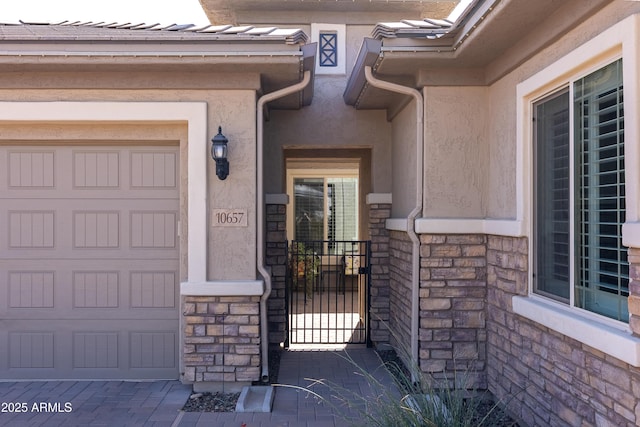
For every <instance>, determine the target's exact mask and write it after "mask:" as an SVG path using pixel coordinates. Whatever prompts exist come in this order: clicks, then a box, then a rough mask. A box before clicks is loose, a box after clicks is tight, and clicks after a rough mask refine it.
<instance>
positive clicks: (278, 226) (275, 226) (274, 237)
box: [265, 204, 287, 345]
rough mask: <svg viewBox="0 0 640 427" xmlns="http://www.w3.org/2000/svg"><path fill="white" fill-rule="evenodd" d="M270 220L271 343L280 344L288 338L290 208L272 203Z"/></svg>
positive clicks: (268, 252) (268, 314) (268, 220)
mask: <svg viewBox="0 0 640 427" xmlns="http://www.w3.org/2000/svg"><path fill="white" fill-rule="evenodd" d="M266 220H267V228H266V232H267V237H266V245H267V247H266V250H265V255H266V265H267V266H268V267H269V268H270V269H271V295H270V296H269V299H268V301H267V319H268V322H269V343H270V344H273V345H277V344H280V343H281V342H284V341H285V339H286V325H287V324H286V322H287V318H286V316H287V307H286V276H287V205H283V204H268V205H267V206H266Z"/></svg>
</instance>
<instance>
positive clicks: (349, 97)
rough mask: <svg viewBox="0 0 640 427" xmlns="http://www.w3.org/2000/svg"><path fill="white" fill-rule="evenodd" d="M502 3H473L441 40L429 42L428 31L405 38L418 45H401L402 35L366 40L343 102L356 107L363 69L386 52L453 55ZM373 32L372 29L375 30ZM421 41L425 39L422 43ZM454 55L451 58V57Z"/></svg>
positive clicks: (478, 0)
mask: <svg viewBox="0 0 640 427" xmlns="http://www.w3.org/2000/svg"><path fill="white" fill-rule="evenodd" d="M501 1H502V0H475V1H473V2H472V3H471V6H470V7H469V8H468V10H467V11H466V12H464V13H463V14H462V15H461V16H460V17H459V18H458V20H457V21H456V23H455V24H454V25H453V26H452V27H451V28H450V29H449V31H448V32H447V33H445V34H444V35H443V36H442V37H441V38H439V39H435V40H433V41H431V42H430V41H428V38H429V34H430V32H431V30H428V29H425V30H422V37H419V34H418V32H416V33H415V34H412V35H411V36H410V37H408V39H413V40H418V41H419V43H418V44H416V43H410V44H408V45H403V44H402V42H400V40H402V39H403V38H404V37H402V36H401V35H396V36H388V37H379V38H375V39H373V38H365V39H364V42H363V43H362V46H361V47H360V52H359V53H358V57H357V58H356V63H355V65H354V67H353V71H352V73H351V75H350V76H349V80H348V81H347V87H346V88H345V91H344V95H343V98H344V101H345V103H346V104H347V105H351V106H354V107H356V108H357V107H358V103H359V100H360V98H361V97H362V95H363V94H364V92H365V90H366V87H367V81H366V79H365V78H364V68H365V67H366V66H370V67H372V68H373V69H375V68H377V67H378V66H379V64H380V62H382V60H383V59H384V53H385V52H397V53H404V54H409V55H410V54H414V55H415V54H419V53H424V54H436V55H440V54H443V55H444V54H447V55H455V54H456V53H457V51H458V50H459V49H460V47H461V46H462V44H463V43H464V42H466V41H467V40H468V39H469V37H470V36H471V35H472V34H473V33H474V32H476V31H477V30H478V28H479V27H480V26H481V25H482V24H483V23H484V22H485V20H486V19H487V17H488V16H489V14H491V13H492V12H493V11H494V9H495V8H496V7H497V6H498V5H499V4H500V2H501ZM374 33H375V30H374ZM420 40H425V41H424V44H423V42H422V41H420ZM383 41H388V43H387V46H383ZM453 57H454V56H451V58H453Z"/></svg>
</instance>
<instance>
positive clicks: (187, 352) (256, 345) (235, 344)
mask: <svg viewBox="0 0 640 427" xmlns="http://www.w3.org/2000/svg"><path fill="white" fill-rule="evenodd" d="M182 309H183V327H184V348H183V366H184V372H183V374H182V375H183V380H184V381H188V382H194V390H196V391H198V390H204V391H207V390H217V389H221V387H220V385H221V384H222V383H225V384H226V385H227V387H228V388H227V390H231V389H233V388H234V387H235V388H238V387H240V386H242V385H246V384H247V383H251V382H252V381H256V380H259V379H260V315H259V314H260V297H258V296H234V297H220V296H184V297H183V299H182ZM207 383H208V384H207Z"/></svg>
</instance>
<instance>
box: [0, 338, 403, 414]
mask: <svg viewBox="0 0 640 427" xmlns="http://www.w3.org/2000/svg"><path fill="white" fill-rule="evenodd" d="M348 354H349V356H350V357H351V358H352V359H353V362H354V363H356V364H357V365H358V366H360V367H362V368H363V369H364V370H366V371H367V372H369V373H372V374H373V375H375V376H376V378H379V379H380V380H381V381H382V382H384V383H387V384H390V383H391V379H390V377H389V376H388V374H387V372H386V371H385V370H384V369H383V368H381V363H380V360H379V359H378V357H377V355H376V354H375V352H374V351H373V350H371V349H365V348H355V349H349V350H348ZM344 355H345V353H344V352H343V351H328V352H327V351H287V352H285V353H283V355H282V359H281V363H280V371H279V378H278V380H279V383H280V385H278V386H276V394H275V400H274V405H273V411H272V412H271V413H235V412H234V413H196V412H182V411H181V408H182V406H183V405H184V403H185V402H186V401H187V399H188V398H189V395H190V394H191V386H189V385H183V384H181V383H180V382H179V381H140V382H136V381H44V382H37V381H29V382H0V402H1V403H2V408H0V409H4V412H0V426H11V427H14V426H16V427H22V426H24V427H27V426H29V427H31V426H34V427H35V426H47V427H50V426H53V427H55V426H65V427H66V426H109V427H112V426H123V427H129V426H135V427H137V426H143V427H156V426H157V427H160V426H167V427H177V426H180V427H200V426H216V427H226V426H230V427H231V426H233V427H242V426H243V424H245V425H246V427H279V426H283V427H284V426H300V427H341V426H348V425H352V424H353V423H352V422H351V421H349V417H351V419H352V420H360V421H362V419H361V418H359V413H358V411H357V410H354V409H351V408H348V407H347V405H345V404H344V402H342V401H340V399H336V398H335V397H332V396H334V395H335V394H336V390H338V388H340V387H342V388H345V389H349V390H354V391H357V393H359V394H361V395H367V396H372V398H373V399H375V398H377V397H376V393H378V391H377V390H373V389H372V388H371V387H370V386H369V384H368V382H367V381H366V380H365V379H364V378H363V376H362V375H358V374H356V372H357V371H359V369H360V368H358V367H356V366H355V365H354V364H352V362H349V361H347V360H346V359H345V358H344ZM313 380H323V382H328V383H331V384H332V386H331V387H327V386H325V385H323V384H320V383H314V381H313ZM310 384H314V385H313V386H311V387H310V389H311V390H313V391H314V392H316V393H318V394H320V395H321V396H322V399H317V398H316V397H314V396H313V395H312V394H311V393H308V392H307V391H305V387H308V386H310ZM352 403H353V402H352ZM18 411H22V412H18ZM345 417H346V418H345Z"/></svg>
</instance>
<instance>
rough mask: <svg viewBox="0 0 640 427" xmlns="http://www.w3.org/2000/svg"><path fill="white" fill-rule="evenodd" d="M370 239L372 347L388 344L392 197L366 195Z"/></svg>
mask: <svg viewBox="0 0 640 427" xmlns="http://www.w3.org/2000/svg"><path fill="white" fill-rule="evenodd" d="M367 204H368V205H369V238H370V239H371V289H370V298H371V300H370V310H369V316H370V323H369V324H370V327H371V329H370V334H371V341H372V342H373V343H374V345H379V344H389V340H390V333H389V307H390V305H389V304H390V303H389V296H390V288H389V286H390V284H389V230H387V228H386V220H387V219H388V218H390V217H391V194H368V195H367Z"/></svg>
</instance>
